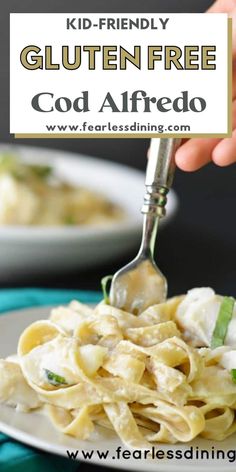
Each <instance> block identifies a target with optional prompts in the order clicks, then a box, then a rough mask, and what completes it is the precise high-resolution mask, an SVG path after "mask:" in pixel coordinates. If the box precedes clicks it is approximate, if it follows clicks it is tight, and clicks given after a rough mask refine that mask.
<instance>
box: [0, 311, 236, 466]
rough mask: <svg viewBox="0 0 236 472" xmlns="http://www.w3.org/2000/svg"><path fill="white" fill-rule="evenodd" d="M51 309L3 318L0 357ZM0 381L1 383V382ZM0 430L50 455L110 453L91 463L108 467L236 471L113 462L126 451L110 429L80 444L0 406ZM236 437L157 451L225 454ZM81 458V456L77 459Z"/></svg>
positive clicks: (38, 419)
mask: <svg viewBox="0 0 236 472" xmlns="http://www.w3.org/2000/svg"><path fill="white" fill-rule="evenodd" d="M48 314H49V308H45V307H44V308H31V309H27V310H21V311H16V312H12V313H9V314H7V315H3V316H0V357H6V356H7V355H9V354H11V353H13V352H15V350H16V346H17V340H18V338H19V335H20V333H21V332H22V330H23V329H24V328H25V327H26V326H28V324H29V323H31V322H33V321H36V320H37V319H42V318H43V317H45V318H46V317H47V316H48ZM0 381H1V380H0ZM0 431H2V432H3V433H6V434H8V435H9V436H11V437H13V438H14V439H17V440H19V441H21V442H23V443H26V444H28V445H30V446H34V447H37V448H39V449H41V450H45V451H48V452H51V453H55V454H59V455H61V456H67V452H66V451H67V450H69V451H72V452H75V451H76V450H80V451H81V450H84V451H91V450H95V451H96V450H99V451H106V450H109V457H108V458H107V459H106V460H105V459H103V460H101V459H98V458H96V455H95V454H94V457H93V458H92V460H91V462H93V463H95V464H97V465H106V466H109V467H117V468H120V469H126V470H127V469H129V470H134V471H142V472H143V470H145V471H146V472H149V471H150V472H154V471H155V472H199V470H200V471H201V472H213V471H214V472H231V471H233V470H234V471H235V463H229V462H228V460H227V459H226V460H224V461H223V460H196V459H194V460H187V459H185V460H170V459H169V460H167V459H162V460H151V459H147V460H139V459H136V460H135V459H122V458H121V459H119V460H117V459H113V457H116V449H117V448H118V447H119V446H121V447H122V451H124V450H127V448H126V447H124V446H122V444H121V443H120V441H119V439H118V438H117V436H116V435H115V434H114V433H113V432H112V431H109V430H105V429H103V428H100V429H97V431H96V433H95V434H94V435H93V437H92V438H91V440H89V441H78V440H76V439H74V438H72V437H69V436H65V435H63V434H61V433H58V432H57V431H56V430H55V429H54V428H53V426H52V425H51V424H50V423H49V421H48V419H47V417H44V416H42V415H40V414H37V413H17V412H16V411H15V410H14V409H12V408H10V407H7V406H4V405H0ZM235 439H236V436H235V435H234V436H232V437H231V438H228V439H227V440H225V441H223V442H215V441H207V440H204V439H197V440H195V441H193V442H192V443H191V444H177V445H174V446H173V445H164V444H160V445H159V446H158V449H159V450H160V449H162V450H164V451H167V450H173V451H176V450H179V451H181V452H182V453H183V452H184V451H186V450H190V447H191V446H193V447H194V448H195V450H196V447H198V448H199V450H201V449H205V450H207V451H211V450H212V448H213V447H214V448H215V450H216V449H218V450H219V449H222V450H223V451H224V452H225V454H226V453H227V451H229V450H233V451H235V449H236V446H235V445H236V441H235ZM78 458H79V459H81V455H80V456H79V457H78Z"/></svg>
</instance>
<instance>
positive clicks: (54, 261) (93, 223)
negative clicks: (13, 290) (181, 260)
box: [0, 144, 177, 282]
mask: <svg viewBox="0 0 236 472" xmlns="http://www.w3.org/2000/svg"><path fill="white" fill-rule="evenodd" d="M144 159H145V158H144ZM143 189H144V174H143V173H142V172H140V171H137V170H135V169H132V168H129V167H126V166H124V165H121V164H116V163H113V162H108V161H105V160H102V159H100V158H93V157H90V156H86V155H81V154H76V153H71V152H68V151H59V150H53V149H45V148H39V147H38V148H36V147H31V146H24V145H6V144H0V266H1V269H2V270H1V273H0V280H4V281H5V280H7V281H8V282H9V281H12V280H14V281H15V280H18V279H19V278H22V267H24V274H23V275H24V277H27V276H35V275H36V276H37V277H38V276H39V275H45V274H46V275H50V274H55V273H58V272H61V273H62V272H65V271H74V270H78V269H81V268H88V267H91V266H94V265H95V264H96V265H98V264H101V263H102V264H104V263H106V262H110V261H114V260H115V259H116V258H117V257H120V256H122V255H124V254H125V253H128V252H130V251H131V250H132V249H134V248H135V247H137V245H138V242H139V239H140V233H141V225H142V218H141V213H140V208H141V205H142V200H143V191H144V190H143ZM176 206H177V198H176V196H175V194H174V192H171V193H170V195H169V201H168V216H167V218H165V222H164V224H165V223H166V221H169V220H170V219H171V217H172V216H173V214H174V212H175V210H176Z"/></svg>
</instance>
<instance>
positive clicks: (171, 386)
mask: <svg viewBox="0 0 236 472" xmlns="http://www.w3.org/2000/svg"><path fill="white" fill-rule="evenodd" d="M235 325H236V305H235V301H234V299H232V298H230V297H221V296H219V295H216V294H215V293H214V291H213V290H212V289H210V288H201V289H193V290H190V291H189V292H188V293H187V295H186V296H180V297H175V298H172V299H169V300H167V301H166V302H165V303H161V304H158V305H154V306H151V307H149V308H147V309H146V310H145V311H144V312H143V313H141V314H140V315H139V316H135V315H133V314H132V313H127V312H125V311H122V310H119V309H117V308H115V307H112V306H110V305H108V304H105V302H101V303H100V304H99V305H97V306H96V307H95V308H91V307H89V306H86V305H82V304H81V303H79V302H78V301H73V302H71V303H70V304H69V305H68V306H67V307H58V308H54V309H53V310H52V311H51V314H50V318H49V320H41V321H37V322H35V323H33V324H31V325H30V326H29V327H28V328H26V329H25V331H24V332H23V333H22V335H21V337H20V339H19V343H18V350H17V356H16V357H13V358H8V359H6V360H1V361H0V402H5V403H7V404H8V405H10V406H15V407H16V408H17V409H18V410H23V411H26V412H30V411H33V410H35V409H45V410H46V412H47V414H48V416H49V418H50V420H51V421H52V423H53V424H54V426H55V428H57V429H58V430H59V431H61V432H62V433H63V434H68V435H71V436H74V437H75V438H78V439H83V440H87V439H89V438H90V436H91V434H92V433H93V431H94V429H95V428H96V425H100V426H103V427H105V428H110V429H112V430H114V431H115V432H116V433H117V435H118V436H119V437H120V439H121V440H122V441H123V443H125V444H126V445H127V446H129V447H134V448H143V447H147V446H148V445H149V446H150V444H152V445H155V444H156V443H159V442H164V443H176V442H188V441H191V440H192V439H193V438H195V437H196V436H198V435H200V436H202V437H204V438H206V439H214V440H222V439H224V438H226V437H227V436H229V435H231V434H233V433H234V432H235V431H236V415H235V411H236V370H235V369H236V335H235V332H236V330H235ZM221 333H223V334H221ZM216 343H217V347H216V348H212V345H213V344H214V345H215V344H216Z"/></svg>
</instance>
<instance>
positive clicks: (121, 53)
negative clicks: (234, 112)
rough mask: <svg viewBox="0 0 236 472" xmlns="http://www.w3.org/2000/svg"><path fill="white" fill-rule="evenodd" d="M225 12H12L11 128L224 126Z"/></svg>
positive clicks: (188, 132)
mask: <svg viewBox="0 0 236 472" xmlns="http://www.w3.org/2000/svg"><path fill="white" fill-rule="evenodd" d="M228 27H229V20H228V18H227V15H225V14H214V15H213V14H138V13H137V14H136V13H133V14H109V13H106V14H104V13H102V14H98V13H96V14H78V13H77V14H76V13H74V14H72V13H68V14H66V13H50V14H48V13H47V14H46V13H45V14H41V13H37V14H32V13H28V14H22V13H14V14H11V33H10V35H11V38H10V68H11V74H10V77H11V78H10V132H11V133H13V134H15V135H26V137H27V136H28V135H29V137H32V136H30V135H37V134H39V135H42V136H44V135H52V136H54V137H57V136H58V135H62V134H63V136H64V137H73V136H81V137H96V136H101V135H102V136H103V137H119V136H121V137H145V136H161V137H164V136H173V135H174V136H188V137H189V136H193V135H208V136H209V135H214V136H216V135H217V136H221V135H227V134H229V133H230V131H231V130H230V127H231V126H230V109H229V103H230V101H231V98H230V88H231V86H230V81H231V77H230V62H231V57H230V49H229V45H230V42H231V37H230V31H229V28H228Z"/></svg>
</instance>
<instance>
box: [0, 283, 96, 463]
mask: <svg viewBox="0 0 236 472" xmlns="http://www.w3.org/2000/svg"><path fill="white" fill-rule="evenodd" d="M101 298H102V296H101V294H100V293H99V292H83V291H79V290H51V289H39V288H25V289H2V290H0V313H3V312H5V311H11V310H17V309H20V308H26V307H30V306H40V305H55V304H66V303H68V302H70V301H71V300H73V299H76V300H80V301H81V302H82V303H97V302H99V301H100V300H101ZM19 316H20V315H19ZM77 469H78V462H74V461H69V460H68V459H64V458H62V457H58V456H55V455H52V454H47V453H44V452H41V451H38V450H36V449H33V448H31V447H28V446H25V445H23V444H21V443H19V442H17V441H14V440H13V439H11V438H9V437H8V436H6V435H5V434H2V433H0V471H1V472H42V471H43V472H65V471H66V472H75V471H76V470H77Z"/></svg>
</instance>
